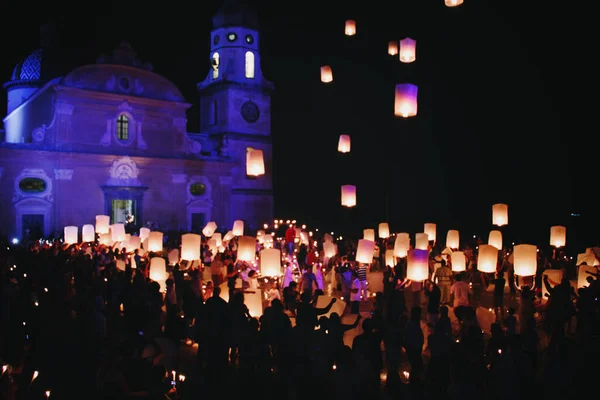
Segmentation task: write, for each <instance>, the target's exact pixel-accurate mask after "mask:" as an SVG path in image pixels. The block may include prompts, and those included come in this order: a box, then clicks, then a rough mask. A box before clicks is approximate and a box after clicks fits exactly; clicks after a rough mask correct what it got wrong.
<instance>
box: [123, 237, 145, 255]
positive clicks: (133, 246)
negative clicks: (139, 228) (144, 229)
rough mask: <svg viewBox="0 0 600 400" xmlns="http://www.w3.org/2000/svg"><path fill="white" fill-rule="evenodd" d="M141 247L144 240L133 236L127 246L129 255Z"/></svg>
mask: <svg viewBox="0 0 600 400" xmlns="http://www.w3.org/2000/svg"><path fill="white" fill-rule="evenodd" d="M140 247H142V239H140V237H139V236H131V237H130V238H129V240H128V241H127V243H126V244H125V248H126V249H127V252H128V253H133V252H134V251H136V250H137V249H139V248H140Z"/></svg>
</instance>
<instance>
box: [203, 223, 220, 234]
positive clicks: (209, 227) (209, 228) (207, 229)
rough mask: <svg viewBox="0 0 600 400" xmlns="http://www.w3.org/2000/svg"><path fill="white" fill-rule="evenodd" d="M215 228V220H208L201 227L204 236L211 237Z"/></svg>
mask: <svg viewBox="0 0 600 400" xmlns="http://www.w3.org/2000/svg"><path fill="white" fill-rule="evenodd" d="M216 230H217V223H216V222H215V221H210V222H209V223H208V224H206V226H205V227H204V228H203V229H202V234H203V235H204V236H206V237H211V236H212V235H213V234H214V233H215V231H216Z"/></svg>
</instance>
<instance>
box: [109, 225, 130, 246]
mask: <svg viewBox="0 0 600 400" xmlns="http://www.w3.org/2000/svg"><path fill="white" fill-rule="evenodd" d="M110 234H111V235H112V239H113V242H122V241H124V240H126V239H127V234H126V233H125V225H123V224H112V225H111V226H110Z"/></svg>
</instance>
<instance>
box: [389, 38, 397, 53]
mask: <svg viewBox="0 0 600 400" xmlns="http://www.w3.org/2000/svg"><path fill="white" fill-rule="evenodd" d="M388 54H389V55H390V56H395V55H396V54H398V42H396V41H395V40H392V41H391V42H389V43H388Z"/></svg>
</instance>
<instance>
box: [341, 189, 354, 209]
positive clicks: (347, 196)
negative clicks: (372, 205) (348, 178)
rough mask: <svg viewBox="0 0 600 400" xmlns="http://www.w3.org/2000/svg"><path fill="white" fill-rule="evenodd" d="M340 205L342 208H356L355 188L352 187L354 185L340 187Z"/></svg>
mask: <svg viewBox="0 0 600 400" xmlns="http://www.w3.org/2000/svg"><path fill="white" fill-rule="evenodd" d="M342 205H343V206H344V207H354V206H356V186H354V185H344V186H342Z"/></svg>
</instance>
